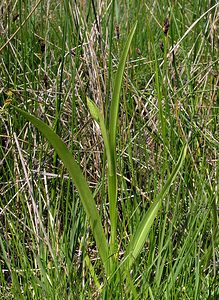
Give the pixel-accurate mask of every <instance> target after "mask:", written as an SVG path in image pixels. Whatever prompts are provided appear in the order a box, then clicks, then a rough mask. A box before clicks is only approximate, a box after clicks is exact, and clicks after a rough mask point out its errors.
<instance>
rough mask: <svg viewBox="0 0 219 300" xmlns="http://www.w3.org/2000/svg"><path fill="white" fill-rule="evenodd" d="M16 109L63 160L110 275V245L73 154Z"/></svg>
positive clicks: (42, 125) (41, 125) (44, 127)
mask: <svg viewBox="0 0 219 300" xmlns="http://www.w3.org/2000/svg"><path fill="white" fill-rule="evenodd" d="M14 108H15V109H16V110H17V111H18V112H19V113H20V114H22V115H23V116H24V117H25V118H26V119H27V120H28V121H30V122H31V123H32V124H33V125H34V126H36V127H37V129H38V130H39V131H40V132H41V133H42V134H43V135H44V136H45V137H46V138H47V140H48V141H49V143H50V144H51V145H52V146H53V148H54V149H55V151H56V152H57V154H58V155H59V157H60V158H61V160H62V162H63V164H64V165H65V167H66V169H67V170H68V171H69V174H70V175H71V177H72V179H73V181H74V184H75V186H76V188H77V190H78V192H79V195H80V198H81V201H82V204H83V206H84V209H85V212H86V215H87V217H88V219H89V223H90V226H91V229H92V232H93V235H94V238H95V241H96V244H97V247H98V250H99V254H100V257H101V259H102V262H103V264H104V267H105V269H106V273H107V274H109V264H108V243H107V240H106V237H105V234H104V230H103V227H102V224H101V219H100V216H99V213H98V210H97V208H96V205H95V201H94V199H93V196H92V193H91V190H90V188H89V186H88V184H87V182H86V180H85V178H84V176H83V174H82V171H81V169H80V167H79V166H78V164H77V163H76V161H75V159H74V158H73V156H72V154H71V153H70V151H69V150H68V149H67V147H66V145H65V144H64V143H63V141H62V140H61V139H60V137H59V136H58V135H57V134H56V133H55V132H53V130H52V129H51V128H50V127H49V126H48V125H47V124H45V123H44V122H43V121H41V120H39V119H38V118H36V117H35V116H33V115H31V114H29V113H27V112H25V111H24V110H21V109H19V108H17V107H14Z"/></svg>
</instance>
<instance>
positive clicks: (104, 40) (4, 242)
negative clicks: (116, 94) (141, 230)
mask: <svg viewBox="0 0 219 300" xmlns="http://www.w3.org/2000/svg"><path fill="white" fill-rule="evenodd" d="M36 3H37V2H34V3H33V1H29V0H25V1H2V2H1V4H0V16H1V18H0V19H1V21H0V48H1V52H0V91H1V94H0V105H1V107H3V105H4V103H6V102H7V101H8V102H9V100H12V102H13V103H14V104H15V105H16V106H18V107H21V108H23V109H25V110H27V111H29V112H30V113H33V114H34V115H36V116H38V117H39V118H40V119H42V120H43V121H45V122H47V123H48V124H49V125H50V126H51V127H53V129H54V130H55V132H56V133H58V134H59V135H60V136H61V137H62V139H63V140H64V141H65V143H66V145H67V146H68V148H69V149H70V150H71V152H72V153H73V154H74V157H75V159H76V160H77V161H78V162H79V163H80V165H81V167H82V169H83V172H84V175H85V177H86V179H87V180H88V181H89V185H90V187H91V189H92V191H93V193H94V196H95V200H96V203H97V205H98V209H99V211H100V212H101V214H102V223H103V226H104V229H105V234H106V235H108V236H109V235H110V232H109V205H108V199H107V197H106V195H107V186H106V176H105V175H106V174H105V168H106V157H105V154H104V153H103V140H102V137H101V134H100V130H99V127H98V125H97V124H96V123H95V122H93V120H92V118H91V116H90V114H89V110H88V108H87V104H86V103H87V102H86V97H87V96H88V97H90V98H91V99H92V100H93V101H94V102H95V103H96V104H97V105H98V107H99V108H100V110H101V111H102V112H103V113H104V115H105V116H108V115H109V103H110V100H111V96H112V82H113V79H114V77H115V71H116V70H117V66H118V61H119V58H120V55H121V50H122V48H123V46H124V43H125V41H126V38H127V35H128V33H129V32H130V30H131V28H132V26H133V24H134V23H135V22H136V20H138V25H137V29H136V32H135V36H134V38H133V41H132V44H131V49H130V53H129V60H128V63H127V64H126V70H125V76H124V81H123V87H122V96H121V101H120V109H119V124H118V135H117V154H118V156H119V159H118V161H117V167H118V187H119V190H118V210H119V222H118V226H119V227H118V230H117V235H118V237H119V249H120V252H119V256H120V257H123V254H124V249H125V248H126V246H127V244H128V241H129V237H130V236H131V235H132V234H133V233H134V232H135V230H136V228H137V225H138V223H139V221H140V220H141V218H142V216H143V214H144V213H145V211H146V210H147V209H148V208H149V206H150V203H151V201H152V200H153V199H154V198H155V197H156V195H157V194H158V192H159V191H160V189H161V187H162V186H163V185H164V184H165V181H166V179H167V178H168V176H169V175H170V173H171V171H172V169H173V166H174V165H175V163H176V161H177V159H178V157H179V155H180V151H181V147H182V144H183V143H185V142H188V141H189V148H188V153H187V157H186V162H185V164H184V166H183V168H182V169H181V172H180V175H179V176H178V177H177V179H176V181H175V182H174V184H173V185H172V186H171V190H170V192H169V194H168V195H167V196H166V197H165V201H163V205H162V210H161V211H160V212H159V215H158V217H157V219H156V221H155V224H154V226H153V228H152V230H151V231H150V234H149V238H148V241H147V243H146V244H145V247H144V250H143V251H142V253H141V255H140V257H139V258H138V259H137V263H136V264H135V265H134V266H133V268H132V272H131V276H127V280H126V282H124V281H121V280H119V276H118V280H117V281H115V282H114V284H113V285H108V284H107V281H105V280H104V272H103V271H104V270H103V269H102V265H101V264H100V261H99V256H98V254H97V249H96V247H95V244H94V240H93V237H92V234H91V232H90V228H89V225H88V220H87V219H86V216H85V213H84V211H83V208H82V205H81V202H80V201H79V195H78V192H77V191H76V190H75V188H74V183H73V182H72V181H71V179H70V178H69V176H68V174H67V171H66V170H65V168H64V167H63V164H62V163H61V161H60V160H59V157H58V156H57V154H56V153H54V151H53V149H52V148H51V147H50V146H49V145H48V143H47V141H46V140H45V139H44V138H43V137H42V136H41V135H40V134H39V132H38V131H37V130H36V129H35V128H34V127H32V126H31V125H30V124H29V123H28V122H26V121H25V119H24V118H23V117H22V116H21V115H19V114H18V113H16V112H15V111H14V109H13V108H10V109H9V110H8V111H5V110H4V111H2V110H1V114H0V118H1V122H0V128H1V131H0V139H1V142H0V159H1V161H0V163H1V164H0V176H1V180H0V184H1V186H0V195H1V196H0V197H1V198H0V249H1V250H0V296H1V298H2V299H12V298H14V299H110V298H112V299H217V297H218V296H219V280H218V270H219V263H218V261H219V257H218V256H219V253H218V243H219V237H218V177H219V174H218V170H219V164H218V163H219V162H218V148H219V135H218V132H219V131H218V129H219V128H218V105H219V95H218V85H219V77H218V74H219V73H218V49H219V47H218V35H219V31H218V13H219V11H218V5H217V1H207V0H202V1H198V0H195V1H184V0H179V1H113V2H112V3H111V2H110V1H90V0H87V1H75V2H74V3H73V2H71V1H62V2H61V3H60V2H59V1H55V0H51V1H39V5H38V7H37V8H36V9H35V8H34V5H35V4H36ZM113 7H114V10H113ZM211 7H214V8H213V9H211V10H210V11H209V12H207V11H208V10H209V9H210V8H211ZM32 10H33V12H32ZM31 12H32V14H31V15H30V17H28V15H29V14H30V13H31ZM205 12H207V13H206V14H205ZM27 17H28V19H27V20H26V18H27ZM166 18H168V22H169V27H168V26H167V22H166V27H168V28H166V29H167V34H166V35H165V33H164V30H163V29H164V23H165V19H166ZM25 20H26V21H25ZM197 20H199V21H198V22H196V21H197ZM24 21H25V22H24ZM195 22H196V23H195ZM194 23H195V25H194V26H192V24H194ZM22 24H23V25H22ZM21 25H22V26H21ZM18 28H20V30H19V31H18V33H17V34H16V35H15V37H14V38H13V39H12V40H11V41H10V42H9V43H8V44H7V45H6V46H5V47H2V46H3V45H4V44H5V43H6V42H7V40H8V39H9V38H10V37H11V35H12V34H13V33H14V32H15V31H16V30H17V29H18ZM186 32H187V34H186V35H185V33H186ZM178 41H180V43H177V42H178ZM175 45H177V47H176V48H175V49H174V51H172V52H171V49H173V47H174V46H175ZM54 253H55V255H54ZM118 274H119V271H118Z"/></svg>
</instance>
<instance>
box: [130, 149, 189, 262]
mask: <svg viewBox="0 0 219 300" xmlns="http://www.w3.org/2000/svg"><path fill="white" fill-rule="evenodd" d="M186 151H187V145H185V146H184V147H183V149H182V152H181V154H180V157H179V159H178V162H177V164H176V166H175V168H174V170H173V172H172V173H171V175H170V177H169V178H168V180H167V182H166V184H165V186H164V187H163V189H162V190H161V192H160V194H159V195H158V197H157V199H156V200H155V201H154V203H153V204H152V205H151V207H150V208H149V210H148V211H147V212H146V214H145V215H144V216H143V219H142V221H141V222H140V224H139V225H138V228H137V230H136V233H135V235H134V236H133V237H132V239H131V241H130V243H129V246H128V248H127V251H126V255H125V259H124V260H126V264H128V267H129V268H130V267H131V266H132V264H133V262H134V261H135V259H136V258H137V256H138V255H139V253H140V251H141V250H142V248H143V246H144V243H145V241H146V239H147V237H148V233H149V231H150V229H151V226H152V225H153V222H154V219H155V217H156V216H157V213H158V210H159V208H160V206H161V203H162V199H163V198H164V197H165V195H166V194H167V192H168V190H169V188H170V186H171V184H172V183H173V181H174V179H175V178H176V175H177V174H178V172H179V170H180V168H181V166H182V164H183V161H184V159H185V156H186Z"/></svg>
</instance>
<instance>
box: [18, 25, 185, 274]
mask: <svg viewBox="0 0 219 300" xmlns="http://www.w3.org/2000/svg"><path fill="white" fill-rule="evenodd" d="M136 26H137V25H136V24H135V26H134V27H133V29H132V31H131V33H130V34H129V37H128V39H127V42H126V45H125V47H124V51H123V53H122V56H121V60H120V62H119V66H118V70H117V73H116V77H115V84H114V90H113V96H112V101H111V106H110V117H109V118H110V119H109V132H108V131H107V129H106V126H105V121H104V117H103V115H102V113H101V112H100V110H99V109H98V107H97V106H96V104H95V103H94V102H93V101H91V100H90V99H87V104H88V107H89V110H90V112H91V115H92V116H93V118H94V119H95V120H96V121H97V122H98V123H99V125H100V128H101V132H102V136H103V140H104V144H105V150H106V155H107V162H108V195H109V209H110V223H111V237H110V247H109V249H110V250H109V249H108V246H109V245H108V242H107V239H106V236H105V234H104V228H103V226H102V224H101V218H100V215H99V213H98V210H97V207H96V204H95V200H94V198H93V196H92V192H91V190H90V188H89V186H88V184H87V182H86V180H85V178H84V176H83V174H82V171H81V169H80V167H79V166H78V164H77V163H76V161H75V160H74V158H73V156H72V154H71V153H70V151H69V150H68V149H67V147H66V146H65V144H64V143H63V141H62V140H61V138H60V137H59V136H58V135H57V134H56V133H55V132H54V131H53V130H52V129H51V128H50V127H49V126H48V125H46V124H45V123H44V122H43V121H41V120H39V119H38V118H36V117H35V116H33V115H31V114H29V113H28V112H25V111H24V110H21V109H19V108H17V107H15V109H16V110H17V111H18V112H19V113H20V114H21V115H23V116H24V117H25V118H26V119H27V120H29V121H30V122H31V123H32V124H33V125H34V126H36V127H37V128H38V130H39V131H40V132H41V133H42V134H43V135H44V136H45V137H46V138H47V140H48V141H49V143H50V144H51V145H52V146H53V147H54V149H55V151H56V152H57V154H58V155H59V157H60V158H61V159H62V161H63V164H64V165H65V167H66V168H67V169H68V171H69V173H70V175H71V177H72V179H73V181H74V183H75V186H76V187H77V189H78V192H79V195H80V198H81V201H82V203H83V206H84V209H85V212H86V215H87V218H88V220H89V223H90V226H91V229H92V232H93V235H94V238H95V241H96V244H97V248H98V251H99V255H100V258H101V260H102V263H103V265H104V268H105V272H106V275H107V277H110V276H111V275H112V273H113V272H114V271H115V270H116V268H118V267H119V265H118V259H117V251H118V248H117V246H116V245H117V242H116V237H117V217H118V212H117V192H118V191H117V175H116V171H117V170H116V160H117V155H116V132H117V130H116V128H117V122H118V109H119V98H120V90H121V86H122V77H123V73H124V68H125V62H126V58H127V55H128V50H129V47H130V44H131V40H132V38H133V35H134V32H135V29H136ZM186 150H187V146H184V147H183V149H182V152H181V155H180V157H179V160H178V162H177V164H176V166H175V168H174V169H173V171H172V173H171V175H170V176H169V179H168V180H167V182H166V184H165V185H164V187H163V188H162V190H161V192H160V193H159V195H158V196H157V197H156V199H155V201H154V202H153V204H152V205H151V207H150V209H149V210H148V211H147V212H146V213H145V214H144V216H143V218H142V221H141V222H140V224H139V225H138V227H137V230H136V233H135V234H134V235H133V236H132V237H131V240H130V242H129V245H128V247H127V249H126V252H125V255H124V259H123V261H122V262H121V263H120V267H121V268H124V267H125V269H124V270H129V269H130V268H131V266H132V264H133V263H134V261H135V259H136V258H137V256H138V255H139V253H140V251H141V250H142V247H143V245H144V243H145V241H146V239H147V236H148V233H149V231H150V228H151V226H152V225H153V222H154V219H155V217H156V215H157V212H158V210H159V208H160V205H161V203H162V200H163V199H164V196H165V195H166V193H167V192H168V190H169V188H170V186H171V184H172V182H173V181H174V179H175V177H176V175H177V174H178V172H179V170H180V167H181V165H182V163H183V161H184V158H185V155H186Z"/></svg>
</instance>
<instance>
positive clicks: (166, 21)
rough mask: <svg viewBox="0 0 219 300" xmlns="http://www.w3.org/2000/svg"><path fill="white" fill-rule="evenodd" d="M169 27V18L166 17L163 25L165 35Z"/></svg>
mask: <svg viewBox="0 0 219 300" xmlns="http://www.w3.org/2000/svg"><path fill="white" fill-rule="evenodd" d="M169 27H170V22H169V18H166V19H165V20H164V25H163V32H164V34H165V35H167V33H168V31H169Z"/></svg>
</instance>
